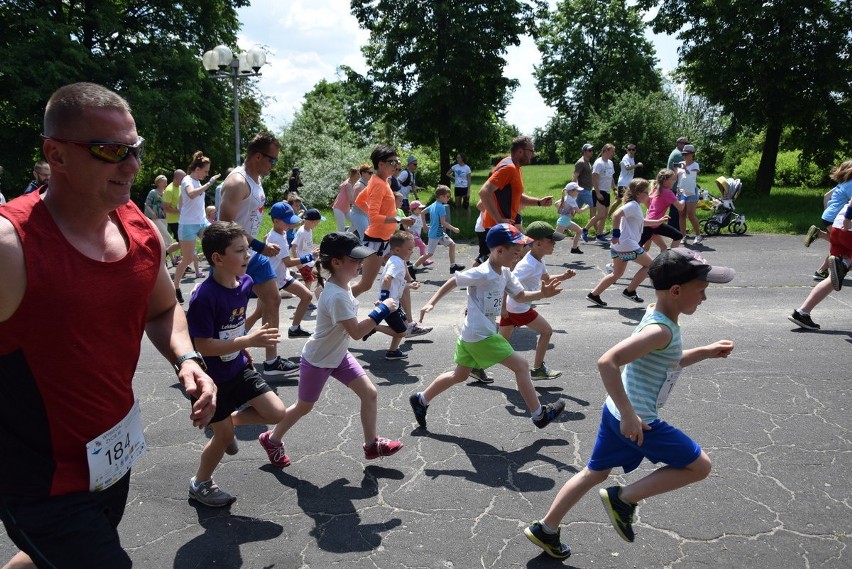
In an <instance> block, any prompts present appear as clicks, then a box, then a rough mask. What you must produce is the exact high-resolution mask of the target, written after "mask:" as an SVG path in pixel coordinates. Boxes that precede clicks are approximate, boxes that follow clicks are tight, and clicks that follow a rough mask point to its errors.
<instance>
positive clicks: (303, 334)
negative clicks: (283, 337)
mask: <svg viewBox="0 0 852 569" xmlns="http://www.w3.org/2000/svg"><path fill="white" fill-rule="evenodd" d="M287 337H288V338H310V337H311V333H310V332H308V331H306V330H302V327H301V326H297V327H296V329H295V330H293V329H292V328H290V329H288V330H287Z"/></svg>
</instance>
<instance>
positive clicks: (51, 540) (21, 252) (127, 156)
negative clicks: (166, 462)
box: [0, 83, 216, 569]
mask: <svg viewBox="0 0 852 569" xmlns="http://www.w3.org/2000/svg"><path fill="white" fill-rule="evenodd" d="M43 138H44V144H43V151H44V155H45V157H46V159H47V162H48V163H49V164H50V167H51V171H52V172H51V174H52V176H51V184H50V187H49V188H48V190H47V191H46V192H45V193H43V194H39V193H38V192H32V193H30V194H27V195H24V196H21V197H20V198H18V199H15V200H12V201H11V202H9V203H8V204H6V205H4V206H3V208H0V266H2V267H3V279H4V286H3V287H0V418H2V421H0V452H2V454H3V456H5V457H6V458H7V460H6V461H5V462H4V466H3V468H2V469H0V518H2V520H3V523H4V525H5V527H6V531H7V532H8V535H9V537H10V538H11V539H12V541H14V543H15V544H16V545H17V546H18V548H19V549H20V550H21V552H20V553H18V554H17V555H15V557H13V558H12V560H11V561H10V563H9V566H13V567H16V568H18V567H21V568H23V567H34V566H36V565H37V566H39V567H69V566H73V567H89V568H92V567H98V568H104V569H106V568H111V569H114V568H124V567H130V566H131V562H130V558H129V557H128V555H127V553H126V552H125V551H124V550H123V549H122V547H121V543H120V542H119V537H118V532H117V531H116V527H117V526H118V523H119V522H120V521H121V517H122V514H123V512H124V506H125V503H126V500H127V492H128V488H129V479H130V466H131V465H132V463H133V460H135V459H136V458H137V457H138V456H139V455H141V453H142V451H143V450H144V448H145V442H144V436H142V429H141V422H140V420H139V406H138V403H137V402H136V400H135V397H134V395H133V388H132V385H131V381H132V379H133V374H134V371H135V369H136V364H137V362H138V359H139V354H140V350H141V346H140V341H141V339H142V334H143V333H147V334H148V338H149V339H150V340H151V342H152V343H153V344H154V346H156V348H157V349H158V350H159V351H160V352H161V353H162V354H163V356H164V357H165V358H166V359H168V360H169V361H170V362H171V363H172V364H174V365H175V366H176V370H177V373H178V379H179V380H180V381H181V383H182V384H183V386H184V388H185V389H186V391H187V393H189V394H191V395H193V396H194V397H197V398H198V400H197V402H196V403H195V404H194V405H193V407H192V411H191V414H190V417H191V420H192V422H193V424H194V425H195V426H197V427H199V428H202V427H204V426H205V425H206V424H207V422H208V421H209V420H210V418H211V417H212V415H213V412H214V410H215V394H216V388H215V385H214V383H213V381H212V380H211V379H210V378H209V377H208V376H207V375H206V374H205V373H204V371H203V370H202V368H201V366H200V362H202V360H201V356H200V355H198V354H197V353H196V352H194V350H193V347H192V343H191V341H190V338H189V335H188V333H187V325H186V317H185V316H184V313H183V310H182V309H181V308H180V307H179V306H178V305H177V303H176V300H175V295H174V288H173V287H172V285H171V280H170V278H169V275H168V272H167V271H166V267H165V263H164V249H163V242H162V239H161V238H160V237H159V235H158V234H157V233H156V228H155V227H154V225H153V224H152V223H151V222H150V220H148V219H147V218H145V217H144V216H143V215H142V214H141V212H140V211H139V209H138V208H137V207H136V206H135V205H134V204H133V202H131V201H130V188H131V185H132V183H133V179H134V177H135V176H136V173H137V172H138V171H139V164H140V160H141V157H142V144H143V142H144V141H143V139H142V138H140V137H139V135H138V134H137V133H136V124H135V122H134V120H133V116H132V115H131V114H130V107H129V106H128V104H127V102H126V101H125V100H124V99H122V98H121V97H120V96H118V95H117V94H115V93H113V92H112V91H110V90H108V89H106V88H104V87H101V86H100V85H94V84H91V83H76V84H73V85H67V86H65V87H62V88H60V89H59V90H58V91H56V92H55V93H54V94H53V95H52V96H51V98H50V100H49V101H48V103H47V108H46V109H45V115H44V135H43ZM45 255H48V256H49V258H50V263H47V262H45ZM118 314H120V315H121V316H120V317H119V318H116V316H115V315H118Z"/></svg>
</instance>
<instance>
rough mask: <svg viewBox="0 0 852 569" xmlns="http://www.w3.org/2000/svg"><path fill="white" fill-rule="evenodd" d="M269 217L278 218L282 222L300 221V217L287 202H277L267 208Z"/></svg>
mask: <svg viewBox="0 0 852 569" xmlns="http://www.w3.org/2000/svg"><path fill="white" fill-rule="evenodd" d="M269 217H271V218H272V219H280V220H281V221H283V222H284V223H289V224H290V225H295V224H297V223H299V222H300V221H302V218H301V217H299V216H298V215H296V213H295V212H294V211H293V208H292V207H291V206H290V204H288V203H287V202H278V203H276V204H275V205H273V206H272V207H271V208H269Z"/></svg>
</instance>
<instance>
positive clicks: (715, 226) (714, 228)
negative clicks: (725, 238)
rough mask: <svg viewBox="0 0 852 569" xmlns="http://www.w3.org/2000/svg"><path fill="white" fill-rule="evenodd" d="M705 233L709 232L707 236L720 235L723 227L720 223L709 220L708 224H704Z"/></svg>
mask: <svg viewBox="0 0 852 569" xmlns="http://www.w3.org/2000/svg"><path fill="white" fill-rule="evenodd" d="M704 231H706V232H707V235H719V234H720V233H721V232H722V226H721V225H719V222H718V221H716V220H714V219H708V220H707V223H705V224H704Z"/></svg>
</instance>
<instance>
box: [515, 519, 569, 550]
mask: <svg viewBox="0 0 852 569" xmlns="http://www.w3.org/2000/svg"><path fill="white" fill-rule="evenodd" d="M524 535H525V536H527V539H528V540H530V541H531V542H533V543H534V544H536V545H537V546H539V547H540V548H542V549H543V550H544V552H545V553H547V554H548V555H550V556H551V557H554V558H556V559H568V558H569V557H571V548H570V547H568V546H567V545H565V544H564V543H562V542H561V541H559V530H558V529H557V530H556V533H546V532H545V531H544V528H543V527H541V522H533V523H532V524H530V526H529V527H528V528H526V529H525V530H524Z"/></svg>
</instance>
